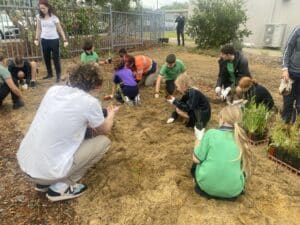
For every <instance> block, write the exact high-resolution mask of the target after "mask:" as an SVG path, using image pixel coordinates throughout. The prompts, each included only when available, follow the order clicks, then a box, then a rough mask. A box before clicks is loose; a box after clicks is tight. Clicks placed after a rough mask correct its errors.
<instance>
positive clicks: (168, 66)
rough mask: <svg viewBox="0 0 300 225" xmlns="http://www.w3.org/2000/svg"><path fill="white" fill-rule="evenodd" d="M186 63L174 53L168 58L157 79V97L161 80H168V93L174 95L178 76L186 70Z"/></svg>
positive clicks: (157, 96) (156, 96)
mask: <svg viewBox="0 0 300 225" xmlns="http://www.w3.org/2000/svg"><path fill="white" fill-rule="evenodd" d="M185 70H186V69H185V65H184V64H183V62H182V61H181V60H179V59H176V56H175V55H174V54H170V55H168V56H167V58H166V63H165V64H164V65H163V66H162V67H161V69H160V71H159V75H158V77H157V80H156V86H155V95H154V97H155V98H159V89H160V83H161V80H162V79H164V80H165V81H166V92H167V95H173V93H174V91H175V80H176V79H177V77H178V76H179V75H180V74H181V73H183V72H184V71H185Z"/></svg>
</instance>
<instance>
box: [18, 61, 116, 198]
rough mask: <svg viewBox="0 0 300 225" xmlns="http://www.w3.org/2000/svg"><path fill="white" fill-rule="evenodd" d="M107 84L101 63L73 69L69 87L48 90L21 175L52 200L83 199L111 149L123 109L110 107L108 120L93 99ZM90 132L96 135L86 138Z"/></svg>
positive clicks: (28, 138) (21, 157)
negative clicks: (88, 178) (93, 170)
mask: <svg viewBox="0 0 300 225" xmlns="http://www.w3.org/2000/svg"><path fill="white" fill-rule="evenodd" d="M102 80H103V79H102V75H101V71H100V68H99V66H98V65H96V64H79V65H77V66H76V67H74V68H73V69H72V70H71V72H70V77H69V84H68V85H62V86H61V85H55V86H53V87H51V88H50V89H49V90H48V91H47V93H46V95H45V96H44V98H43V100H42V102H41V104H40V106H39V109H38V110H37V113H36V115H35V117H34V119H33V121H32V123H31V125H30V128H29V130H28V131H27V133H26V135H25V137H24V139H23V140H22V142H21V144H20V147H19V150H18V152H17V159H18V163H19V166H20V168H21V170H22V171H23V172H24V173H25V174H26V175H27V176H28V178H29V179H30V180H31V181H32V182H33V183H34V184H35V190H36V191H40V192H46V193H47V194H46V197H47V198H48V199H49V200H50V201H61V200H67V199H71V198H75V197H78V196H80V195H81V194H82V193H83V192H84V191H85V190H86V189H87V186H86V185H84V184H80V183H78V181H79V180H80V179H81V178H82V177H83V176H84V174H85V173H86V171H87V170H88V169H89V168H90V167H91V166H93V165H94V164H95V163H97V162H98V161H99V160H100V159H101V158H102V157H103V156H104V154H105V153H106V152H107V151H108V149H109V147H110V143H111V141H110V140H109V139H108V138H107V137H106V135H107V134H108V133H109V132H110V131H111V129H112V126H113V120H114V116H115V113H116V112H117V111H118V109H119V108H118V107H115V106H109V107H108V108H107V116H106V117H104V115H103V110H102V107H101V103H100V102H99V100H98V99H97V98H95V97H93V96H92V95H91V94H90V92H91V91H93V90H96V89H99V88H100V87H101V84H102ZM88 129H92V131H93V132H92V133H93V135H92V137H91V138H89V139H85V138H84V137H85V134H86V131H87V130H88Z"/></svg>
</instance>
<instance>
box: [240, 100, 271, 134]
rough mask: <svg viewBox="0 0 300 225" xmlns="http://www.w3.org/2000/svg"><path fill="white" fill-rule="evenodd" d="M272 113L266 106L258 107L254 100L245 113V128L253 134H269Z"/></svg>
mask: <svg viewBox="0 0 300 225" xmlns="http://www.w3.org/2000/svg"><path fill="white" fill-rule="evenodd" d="M269 116H270V112H269V111H268V109H267V108H266V106H265V105H264V104H259V105H257V104H256V103H255V101H254V99H252V100H251V101H250V102H249V103H248V104H247V105H246V107H245V108H244V111H243V127H244V129H245V130H246V131H247V132H249V133H251V134H258V135H263V134H265V133H266V132H267V125H268V119H269Z"/></svg>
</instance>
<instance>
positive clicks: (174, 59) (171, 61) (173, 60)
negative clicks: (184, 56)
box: [166, 54, 176, 64]
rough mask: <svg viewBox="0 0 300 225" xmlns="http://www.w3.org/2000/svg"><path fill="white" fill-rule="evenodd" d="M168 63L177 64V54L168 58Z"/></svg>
mask: <svg viewBox="0 0 300 225" xmlns="http://www.w3.org/2000/svg"><path fill="white" fill-rule="evenodd" d="M166 62H167V63H168V64H172V63H174V62H176V55H175V54H170V55H168V56H167V58H166Z"/></svg>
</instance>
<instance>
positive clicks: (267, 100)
mask: <svg viewBox="0 0 300 225" xmlns="http://www.w3.org/2000/svg"><path fill="white" fill-rule="evenodd" d="M244 98H245V99H247V100H248V102H250V101H251V100H252V98H254V101H255V103H256V105H258V104H264V105H265V106H266V107H267V109H269V110H270V109H272V108H273V106H274V101H273V98H272V95H271V94H270V92H269V91H268V90H267V89H266V88H265V87H264V86H261V85H259V84H255V85H253V86H252V87H251V88H250V89H249V90H248V91H247V92H246V93H245V94H244Z"/></svg>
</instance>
